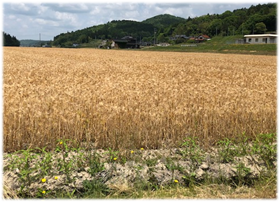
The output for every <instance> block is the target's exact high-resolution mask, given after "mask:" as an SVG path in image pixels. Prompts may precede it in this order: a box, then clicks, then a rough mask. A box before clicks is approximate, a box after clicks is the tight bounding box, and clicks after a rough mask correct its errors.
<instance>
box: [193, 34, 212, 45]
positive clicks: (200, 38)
mask: <svg viewBox="0 0 280 202" xmlns="http://www.w3.org/2000/svg"><path fill="white" fill-rule="evenodd" d="M206 40H210V37H209V36H208V35H206V34H203V35H200V36H198V37H196V38H195V41H196V42H198V43H200V42H203V41H206Z"/></svg>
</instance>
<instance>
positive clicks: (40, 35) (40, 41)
mask: <svg viewBox="0 0 280 202" xmlns="http://www.w3.org/2000/svg"><path fill="white" fill-rule="evenodd" d="M41 45H42V44H41V33H39V47H41Z"/></svg>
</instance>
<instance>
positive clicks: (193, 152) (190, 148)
mask: <svg viewBox="0 0 280 202" xmlns="http://www.w3.org/2000/svg"><path fill="white" fill-rule="evenodd" d="M197 141H198V140H197V138H196V137H193V138H192V137H189V138H187V140H186V141H185V142H184V143H183V144H182V147H183V148H184V150H183V151H181V154H182V155H183V157H184V158H189V159H190V160H191V162H192V164H191V165H192V170H193V169H194V168H195V167H196V166H197V165H198V164H201V162H202V160H203V155H202V150H201V149H200V147H199V145H198V144H197Z"/></svg>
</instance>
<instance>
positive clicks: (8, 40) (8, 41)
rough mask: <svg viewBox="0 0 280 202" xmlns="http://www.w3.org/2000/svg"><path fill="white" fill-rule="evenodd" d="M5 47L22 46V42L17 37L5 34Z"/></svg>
mask: <svg viewBox="0 0 280 202" xmlns="http://www.w3.org/2000/svg"><path fill="white" fill-rule="evenodd" d="M3 46H20V41H19V40H17V38H16V37H15V36H11V35H10V34H7V33H5V32H3Z"/></svg>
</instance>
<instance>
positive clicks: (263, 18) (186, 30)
mask: <svg viewBox="0 0 280 202" xmlns="http://www.w3.org/2000/svg"><path fill="white" fill-rule="evenodd" d="M187 16H188V14H187V13H186V19H184V18H181V17H175V16H172V15H168V14H164V15H158V16H155V17H152V18H149V19H146V20H144V21H142V22H137V21H131V20H113V21H111V22H108V23H106V24H101V25H96V26H92V27H88V28H85V29H82V30H77V31H72V32H67V33H61V34H59V35H57V36H55V37H54V41H53V45H54V46H60V47H70V46H72V44H73V43H78V44H84V43H90V42H91V41H93V40H96V39H116V38H122V37H124V36H126V35H130V36H132V37H134V38H137V40H141V41H146V42H149V41H154V40H155V41H157V42H171V41H170V37H172V36H175V35H186V36H197V35H200V34H207V35H209V36H210V37H214V36H233V35H244V34H253V33H255V34H256V33H266V32H275V31H276V30H277V28H276V24H277V23H276V19H277V7H276V3H268V4H263V5H261V4H258V5H256V6H253V5H252V6H251V7H250V8H240V9H236V10H234V11H225V12H224V13H222V14H211V15H210V14H207V15H203V16H199V17H194V18H191V17H188V18H187ZM154 37H155V38H154Z"/></svg>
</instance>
